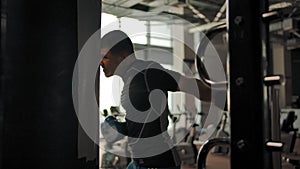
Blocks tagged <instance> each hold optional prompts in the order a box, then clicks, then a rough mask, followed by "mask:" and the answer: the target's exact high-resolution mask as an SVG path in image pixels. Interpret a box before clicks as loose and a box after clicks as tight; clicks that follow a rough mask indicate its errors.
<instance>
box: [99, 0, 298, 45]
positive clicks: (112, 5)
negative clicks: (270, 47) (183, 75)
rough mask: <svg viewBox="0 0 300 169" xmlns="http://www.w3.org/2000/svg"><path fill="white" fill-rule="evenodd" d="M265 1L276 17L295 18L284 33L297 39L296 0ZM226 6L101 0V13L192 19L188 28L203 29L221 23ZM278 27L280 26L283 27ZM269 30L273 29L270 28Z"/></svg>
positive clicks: (186, 0)
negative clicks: (292, 24)
mask: <svg viewBox="0 0 300 169" xmlns="http://www.w3.org/2000/svg"><path fill="white" fill-rule="evenodd" d="M269 4H270V5H269V11H274V10H275V11H280V12H278V14H277V17H279V18H280V17H282V18H284V17H289V18H292V19H293V20H296V21H297V22H295V23H296V24H295V25H294V26H296V29H292V31H290V30H289V32H288V35H286V36H288V38H292V39H297V40H299V39H300V31H299V29H298V27H300V0H269ZM226 7H227V2H226V0H102V12H104V13H109V14H113V15H115V16H117V17H130V18H136V19H138V20H141V21H161V22H164V23H170V24H186V21H188V22H190V23H193V26H195V25H196V26H197V27H196V29H195V27H194V28H192V29H190V31H199V30H201V31H203V30H207V29H210V28H211V27H212V26H215V25H218V24H221V23H225V22H226ZM278 15H279V16H278ZM280 15H282V16H280ZM281 20H282V19H281ZM280 22H281V21H280ZM279 25H284V24H282V23H280V24H279ZM289 26H290V25H288V27H289ZM278 30H284V28H279V29H278ZM275 32H276V31H275ZM273 34H276V33H274V32H273ZM286 36H284V37H283V38H286ZM278 37H279V36H278ZM299 45H300V40H299Z"/></svg>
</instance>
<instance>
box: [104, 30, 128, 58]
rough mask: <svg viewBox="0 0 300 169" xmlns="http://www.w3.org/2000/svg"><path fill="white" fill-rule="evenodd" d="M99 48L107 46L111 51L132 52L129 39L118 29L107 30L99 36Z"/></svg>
mask: <svg viewBox="0 0 300 169" xmlns="http://www.w3.org/2000/svg"><path fill="white" fill-rule="evenodd" d="M101 48H108V49H109V51H110V52H111V53H114V54H116V53H119V52H123V51H126V52H128V54H132V53H133V52H134V47H133V43H132V41H131V39H130V38H129V37H128V35H127V34H126V33H124V32H123V31H120V30H114V31H111V32H108V33H107V34H105V35H104V36H103V37H102V38H101Z"/></svg>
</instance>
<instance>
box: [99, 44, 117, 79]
mask: <svg viewBox="0 0 300 169" xmlns="http://www.w3.org/2000/svg"><path fill="white" fill-rule="evenodd" d="M100 52H101V56H103V58H102V60H101V61H100V65H101V66H102V68H103V72H104V74H105V76H106V77H110V76H112V75H114V72H115V70H116V69H117V67H118V65H119V64H120V63H121V61H122V57H121V56H116V55H113V54H112V53H111V52H109V49H107V48H102V49H101V51H100Z"/></svg>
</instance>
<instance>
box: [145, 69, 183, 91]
mask: <svg viewBox="0 0 300 169" xmlns="http://www.w3.org/2000/svg"><path fill="white" fill-rule="evenodd" d="M145 74H146V81H147V84H148V87H149V89H150V90H154V89H161V90H163V91H177V90H178V82H179V78H180V76H181V75H180V74H179V73H178V72H174V71H171V70H168V69H164V68H162V69H155V68H151V69H147V70H146V72H145Z"/></svg>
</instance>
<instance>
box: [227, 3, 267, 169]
mask: <svg viewBox="0 0 300 169" xmlns="http://www.w3.org/2000/svg"><path fill="white" fill-rule="evenodd" d="M228 5H229V6H228V14H229V17H228V21H229V23H228V30H229V34H228V35H229V57H230V58H229V66H230V68H229V74H230V78H229V88H230V89H229V90H230V91H229V93H230V106H229V111H230V117H231V168H232V169H253V168H257V169H270V168H271V167H272V165H271V152H268V151H267V150H266V149H265V142H266V139H267V138H269V137H270V136H269V135H268V133H269V132H268V131H269V130H270V128H269V126H268V125H266V124H267V120H269V118H268V117H267V118H266V115H265V113H266V112H267V106H266V102H267V101H266V100H267V99H266V98H267V90H266V87H265V86H264V84H263V76H264V75H265V72H266V71H265V67H264V64H263V63H264V61H265V58H264V57H265V55H266V52H265V48H264V47H263V46H264V45H265V44H266V43H268V42H266V41H265V35H266V33H267V32H266V29H265V26H266V25H265V24H264V23H263V20H262V18H261V14H262V13H263V12H265V10H266V7H267V2H266V1H259V0H243V1H240V0H229V4H228Z"/></svg>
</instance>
